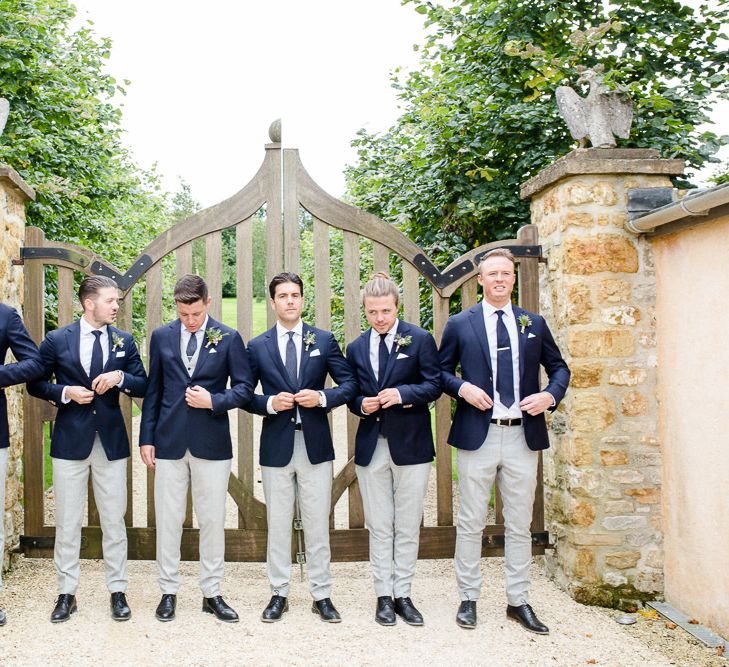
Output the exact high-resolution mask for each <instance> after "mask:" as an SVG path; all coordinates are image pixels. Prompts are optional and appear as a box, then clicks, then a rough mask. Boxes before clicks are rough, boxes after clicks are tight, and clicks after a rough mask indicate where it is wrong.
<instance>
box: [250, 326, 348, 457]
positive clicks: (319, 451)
mask: <svg viewBox="0 0 729 667" xmlns="http://www.w3.org/2000/svg"><path fill="white" fill-rule="evenodd" d="M309 333H311V334H312V335H313V336H314V337H315V339H316V340H315V342H314V343H313V344H312V345H311V346H310V347H309V349H308V350H307V349H306V347H307V346H306V345H305V344H304V345H302V346H301V362H300V364H299V385H298V386H294V385H293V383H292V382H291V379H290V378H289V374H288V373H287V371H286V368H285V367H284V364H283V361H282V359H281V353H280V352H279V349H278V341H277V339H276V327H275V326H274V327H273V328H271V329H269V330H268V331H266V332H264V333H262V334H261V335H260V336H258V337H257V338H254V339H253V340H252V341H251V342H250V343H249V345H248V357H249V359H250V363H251V372H252V373H253V381H254V383H255V384H257V383H258V382H259V381H260V383H261V387H262V389H263V394H255V395H254V396H253V400H251V402H250V404H249V405H248V406H246V410H248V411H249V412H253V413H254V414H258V415H263V428H262V429H261V450H260V457H259V458H260V463H261V465H262V466H270V467H272V468H283V467H284V466H286V465H288V463H289V461H291V457H292V456H293V453H294V426H295V424H296V408H292V409H291V410H283V411H281V412H278V413H276V414H274V415H269V414H268V411H267V410H266V405H267V403H268V399H269V398H271V396H275V395H276V394H278V393H279V392H282V391H288V392H291V393H292V394H295V393H297V392H298V391H299V390H301V389H314V390H315V391H323V392H324V395H325V396H326V402H327V405H326V407H325V408H319V407H316V408H302V407H299V408H298V410H299V414H300V415H301V426H302V430H303V433H304V441H305V442H306V451H307V453H308V455H309V461H310V462H311V463H312V464H317V463H323V462H324V461H332V460H334V446H333V444H332V433H331V430H330V429H329V420H328V419H327V413H328V412H329V411H330V410H333V409H334V408H336V407H337V406H339V405H343V404H344V403H346V402H347V401H349V400H351V399H352V398H354V396H356V394H357V382H356V380H355V379H354V375H353V373H352V369H351V368H350V367H349V364H348V363H347V360H346V359H345V358H344V356H343V355H342V351H341V350H340V349H339V345H338V344H337V341H336V339H335V338H334V334H332V333H331V332H330V331H324V330H323V329H316V328H315V327H311V326H309V325H308V324H306V323H304V326H303V329H302V334H303V336H304V338H306V336H307V335H309ZM327 373H328V374H329V375H331V376H332V379H333V380H334V382H336V383H337V385H338V386H337V387H333V388H332V389H325V388H324V382H325V380H326V377H327Z"/></svg>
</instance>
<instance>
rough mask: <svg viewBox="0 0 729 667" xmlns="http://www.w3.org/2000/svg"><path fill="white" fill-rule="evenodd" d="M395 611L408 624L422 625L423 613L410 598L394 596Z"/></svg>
mask: <svg viewBox="0 0 729 667" xmlns="http://www.w3.org/2000/svg"><path fill="white" fill-rule="evenodd" d="M395 613H396V614H397V615H398V616H401V617H402V620H403V621H405V622H406V623H407V624H408V625H423V615H422V614H421V613H420V612H419V611H418V610H417V609H416V608H415V605H414V604H413V601H412V600H411V599H410V598H395Z"/></svg>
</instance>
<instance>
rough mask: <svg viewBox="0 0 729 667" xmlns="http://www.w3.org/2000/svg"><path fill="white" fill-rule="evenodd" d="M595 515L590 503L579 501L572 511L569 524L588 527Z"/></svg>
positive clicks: (595, 512) (593, 507)
mask: <svg viewBox="0 0 729 667" xmlns="http://www.w3.org/2000/svg"><path fill="white" fill-rule="evenodd" d="M596 514H597V511H596V510H595V506H594V505H593V504H592V503H588V502H586V501H579V502H578V503H577V504H576V505H575V506H574V507H573V509H572V512H571V515H570V522H571V523H572V524H574V525H576V526H583V527H584V526H590V525H592V522H593V521H594V520H595V515H596Z"/></svg>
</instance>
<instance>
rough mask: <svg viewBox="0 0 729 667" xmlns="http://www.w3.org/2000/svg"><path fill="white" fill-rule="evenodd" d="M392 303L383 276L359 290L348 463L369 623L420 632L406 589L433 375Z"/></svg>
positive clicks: (412, 330) (436, 378) (436, 375)
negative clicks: (360, 528)
mask: <svg viewBox="0 0 729 667" xmlns="http://www.w3.org/2000/svg"><path fill="white" fill-rule="evenodd" d="M399 300H400V294H399V290H398V288H397V285H396V284H395V283H394V282H393V281H392V280H390V277H389V276H388V275H386V274H383V273H378V274H376V275H375V276H374V277H373V278H372V279H371V280H370V281H369V282H368V283H367V284H366V285H365V286H364V288H363V290H362V305H363V307H364V311H365V315H366V317H367V321H368V322H369V323H370V326H371V328H369V329H368V330H367V331H365V332H364V333H363V334H362V335H361V336H360V337H359V338H357V339H356V340H354V341H353V342H352V343H350V344H349V346H348V347H347V361H349V364H350V365H351V366H352V369H353V370H354V372H355V376H356V377H357V381H358V383H359V386H360V395H359V396H357V397H356V398H355V399H354V400H352V401H350V403H349V408H350V410H351V411H352V412H353V413H354V414H355V415H357V416H358V417H360V419H361V421H360V423H359V427H358V428H357V436H356V440H355V457H354V462H355V464H356V472H357V479H358V480H359V486H360V490H361V491H362V500H363V503H364V511H365V519H366V522H367V528H368V530H369V534H370V565H371V567H372V574H373V578H374V584H375V595H376V596H377V605H376V608H375V621H377V623H379V624H380V625H394V624H395V622H396V620H397V619H396V614H397V615H399V616H401V617H402V619H403V620H404V621H405V622H406V623H408V624H409V625H423V616H422V614H421V613H420V612H419V611H418V610H417V608H416V607H415V605H414V604H413V603H412V600H411V599H410V588H411V585H412V581H413V578H414V576H415V566H416V563H417V559H418V547H419V544H420V522H421V520H422V517H423V502H424V500H425V494H426V492H427V490H428V477H429V475H430V469H431V467H432V465H431V464H432V461H433V458H434V456H435V450H434V448H433V433H432V430H431V426H430V410H429V403H431V402H432V401H435V400H436V399H437V398H438V397H439V396H440V394H441V377H440V376H441V372H440V365H439V362H438V349H437V347H436V345H435V340H433V336H431V335H430V334H429V333H428V332H427V331H425V330H424V329H421V328H420V327H417V326H415V325H413V324H408V323H407V322H404V321H403V320H399V319H398V317H397V307H398V303H399Z"/></svg>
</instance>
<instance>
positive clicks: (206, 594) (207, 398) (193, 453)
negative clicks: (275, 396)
mask: <svg viewBox="0 0 729 667" xmlns="http://www.w3.org/2000/svg"><path fill="white" fill-rule="evenodd" d="M174 299H175V307H176V309H177V315H178V319H176V320H175V321H174V322H171V323H170V324H166V325H163V326H161V327H159V328H157V329H155V330H154V331H153V332H152V337H151V339H150V343H149V387H148V389H147V395H146V397H145V399H144V405H143V407H142V421H141V425H140V432H139V444H140V448H139V449H140V455H141V457H142V461H144V464H145V465H146V466H147V467H148V468H150V469H152V470H155V478H154V506H155V513H156V519H157V566H158V568H159V586H160V589H161V591H162V598H161V600H160V603H159V605H158V606H157V610H156V612H155V616H156V618H157V619H158V620H160V621H171V620H173V619H174V618H175V610H176V606H177V592H178V590H179V589H180V584H181V579H180V540H181V539H182V526H183V523H184V520H185V511H186V507H187V491H188V488H189V486H190V485H192V503H193V508H194V510H195V515H196V517H197V522H198V525H199V526H200V589H201V590H202V594H203V600H202V611H204V612H206V613H209V614H214V615H215V616H216V617H217V618H218V619H219V620H221V621H225V622H226V623H235V622H237V621H238V614H237V613H236V612H235V611H234V610H233V609H231V607H230V606H228V604H226V602H225V601H224V600H223V597H222V596H221V594H220V584H221V582H222V579H223V569H224V564H225V500H226V497H227V493H228V479H229V477H230V466H231V459H232V458H233V446H232V442H231V438H230V424H229V421H228V410H232V409H234V408H238V407H241V406H242V405H243V404H245V403H247V402H248V401H249V400H250V398H251V396H252V394H253V383H252V381H251V373H250V370H249V367H248V358H247V356H246V350H245V345H244V344H243V340H242V338H241V336H240V334H239V333H238V332H237V331H235V329H231V328H230V327H227V326H225V325H224V324H222V323H221V322H217V321H216V320H214V319H213V318H212V317H210V316H209V315H208V308H209V307H210V303H211V298H210V296H209V295H208V287H207V285H206V284H205V281H204V280H203V279H202V278H201V277H200V276H195V275H187V276H183V277H182V278H180V279H179V280H178V281H177V284H176V285H175V292H174ZM229 380H230V387H229V388H228V387H227V385H228V381H229Z"/></svg>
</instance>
